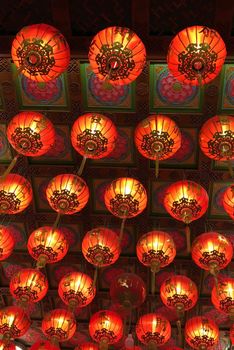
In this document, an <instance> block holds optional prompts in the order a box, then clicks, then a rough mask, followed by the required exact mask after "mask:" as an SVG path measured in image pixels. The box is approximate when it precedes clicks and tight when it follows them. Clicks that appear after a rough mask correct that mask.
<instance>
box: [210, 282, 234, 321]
mask: <svg viewBox="0 0 234 350" xmlns="http://www.w3.org/2000/svg"><path fill="white" fill-rule="evenodd" d="M211 301H212V303H213V305H214V306H215V307H216V309H218V310H220V311H222V312H225V313H226V314H228V315H229V316H230V318H231V320H234V279H233V278H225V279H224V280H221V281H218V283H217V286H214V287H213V289H212V292H211Z"/></svg>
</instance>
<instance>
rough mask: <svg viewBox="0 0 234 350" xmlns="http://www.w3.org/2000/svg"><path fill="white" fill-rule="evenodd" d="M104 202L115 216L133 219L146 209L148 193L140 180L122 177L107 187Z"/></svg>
mask: <svg viewBox="0 0 234 350" xmlns="http://www.w3.org/2000/svg"><path fill="white" fill-rule="evenodd" d="M104 201H105V205H106V207H107V209H108V210H109V211H110V212H111V213H112V214H113V215H115V216H117V217H119V218H122V219H125V218H132V217H134V216H137V215H139V214H140V213H141V212H142V211H143V210H144V209H145V208H146V205H147V193H146V190H145V188H144V186H143V185H142V184H141V183H140V182H139V181H138V180H136V179H133V178H130V177H120V178H118V179H116V180H114V181H112V182H111V183H110V184H109V185H108V186H107V187H106V190H105V194H104Z"/></svg>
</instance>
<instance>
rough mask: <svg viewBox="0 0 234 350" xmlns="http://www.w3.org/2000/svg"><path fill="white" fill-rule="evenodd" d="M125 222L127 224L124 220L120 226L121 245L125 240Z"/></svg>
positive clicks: (124, 219)
mask: <svg viewBox="0 0 234 350" xmlns="http://www.w3.org/2000/svg"><path fill="white" fill-rule="evenodd" d="M125 222H126V218H123V219H122V222H121V226H120V234H119V243H121V242H122V239H123V234H124V227H125Z"/></svg>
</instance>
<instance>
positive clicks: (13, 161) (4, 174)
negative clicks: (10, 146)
mask: <svg viewBox="0 0 234 350" xmlns="http://www.w3.org/2000/svg"><path fill="white" fill-rule="evenodd" d="M18 158H19V154H17V155H16V156H15V157H14V158H13V159H12V161H11V162H10V164H9V166H8V168H7V169H6V170H5V171H4V173H3V175H2V176H1V178H2V179H5V177H6V176H7V175H8V174H9V173H10V172H11V170H12V169H13V168H14V166H15V164H16V162H17V159H18Z"/></svg>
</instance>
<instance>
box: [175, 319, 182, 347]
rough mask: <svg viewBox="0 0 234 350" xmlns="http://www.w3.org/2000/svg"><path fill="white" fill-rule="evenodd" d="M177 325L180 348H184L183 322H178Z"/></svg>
mask: <svg viewBox="0 0 234 350" xmlns="http://www.w3.org/2000/svg"><path fill="white" fill-rule="evenodd" d="M176 325H177V330H178V343H179V346H182V331H181V320H177V321H176Z"/></svg>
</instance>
